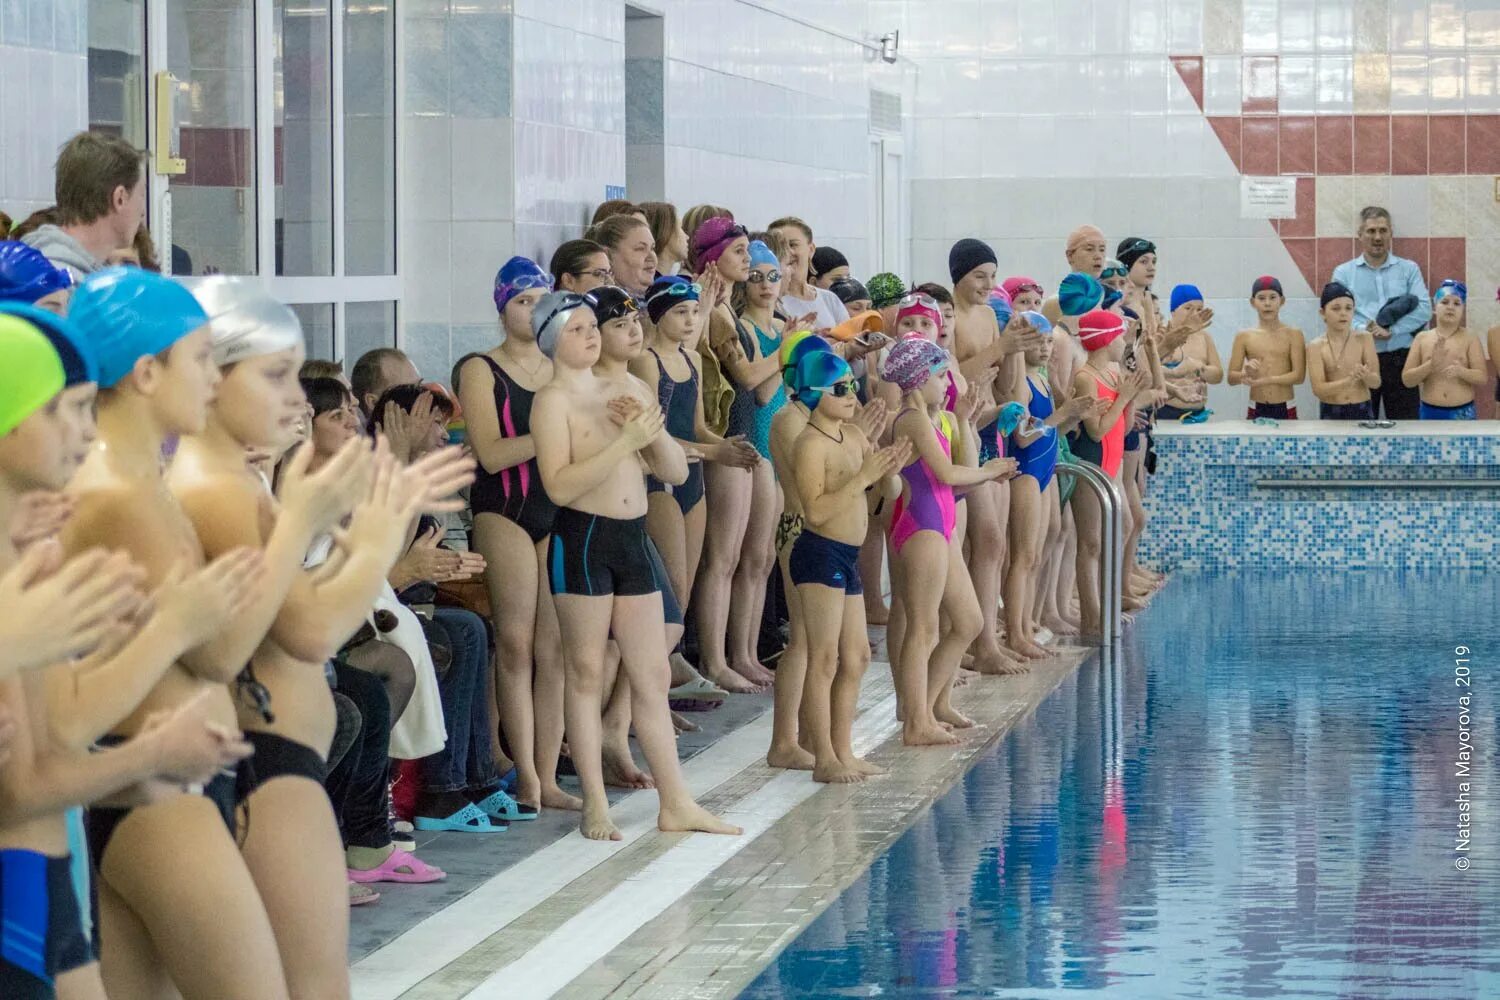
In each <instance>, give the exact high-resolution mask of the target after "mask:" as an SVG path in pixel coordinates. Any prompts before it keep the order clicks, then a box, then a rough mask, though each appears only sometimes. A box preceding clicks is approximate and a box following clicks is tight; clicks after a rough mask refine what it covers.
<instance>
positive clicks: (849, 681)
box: [787, 352, 911, 783]
mask: <svg viewBox="0 0 1500 1000" xmlns="http://www.w3.org/2000/svg"><path fill="white" fill-rule="evenodd" d="M796 380H797V382H798V384H799V385H801V386H802V388H801V390H800V391H799V392H798V397H799V399H800V400H801V401H802V404H803V405H804V406H807V407H808V409H809V411H810V413H811V417H810V418H809V420H808V425H807V429H806V430H804V431H803V432H802V434H801V436H799V437H798V438H797V443H796V446H795V448H794V449H793V457H792V463H793V479H794V481H795V484H796V489H797V499H798V501H799V502H800V504H801V506H802V515H803V519H804V526H803V529H802V534H801V535H799V536H798V538H797V541H796V542H795V543H794V544H793V546H792V551H791V555H790V557H789V558H788V561H787V569H788V573H789V575H790V576H791V579H792V583H793V584H794V586H795V587H796V589H797V597H798V599H799V600H800V601H801V602H802V620H803V621H804V622H805V623H806V625H807V646H808V669H807V683H806V685H805V687H804V689H803V693H802V700H803V710H804V717H805V722H806V730H807V732H806V733H805V734H804V735H805V737H806V738H808V739H810V741H811V743H812V752H813V757H814V763H813V780H814V781H823V782H837V783H851V782H858V781H863V780H865V778H866V777H868V776H869V775H870V774H873V773H878V772H879V769H878V768H875V767H873V765H869V764H866V763H865V762H864V761H862V760H860V759H859V758H858V757H856V756H855V755H854V747H853V728H854V710H855V705H856V703H857V701H858V700H859V683H860V678H862V677H863V676H864V672H865V668H866V667H868V666H869V663H870V641H869V639H868V638H867V636H866V634H865V603H864V597H863V594H864V587H863V585H862V583H861V581H860V577H859V566H858V558H859V546H860V543H862V542H863V541H864V540H865V532H866V530H867V529H868V527H869V520H870V518H869V508H868V506H867V504H866V497H865V494H866V493H867V491H869V490H870V489H872V488H874V487H875V486H876V485H877V484H880V483H882V482H883V481H884V480H886V479H887V478H888V477H890V476H892V475H893V474H894V473H895V472H896V470H897V469H899V468H901V466H903V465H905V464H906V461H907V459H908V458H909V457H910V455H911V445H910V444H909V443H907V442H904V441H903V442H901V443H899V444H895V445H891V446H890V447H888V448H882V449H881V450H880V451H875V450H874V449H873V448H872V447H871V446H870V441H869V439H868V438H867V437H865V434H864V432H863V431H861V430H860V429H859V428H858V427H857V426H855V425H854V424H853V423H852V421H853V419H854V415H855V410H856V408H857V407H858V405H859V404H858V400H856V399H855V396H854V388H855V383H854V373H853V372H852V371H850V369H849V366H848V364H847V363H846V362H845V361H844V360H843V359H842V358H839V357H838V356H837V355H834V354H829V353H825V352H813V353H810V354H808V355H807V356H805V357H804V358H803V359H802V360H801V361H799V362H798V373H797V375H796Z"/></svg>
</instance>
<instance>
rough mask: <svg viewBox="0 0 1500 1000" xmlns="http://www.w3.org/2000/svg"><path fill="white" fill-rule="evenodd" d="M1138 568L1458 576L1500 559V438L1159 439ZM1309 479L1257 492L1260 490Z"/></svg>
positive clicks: (1486, 566) (1498, 436)
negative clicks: (1365, 570) (1423, 483)
mask: <svg viewBox="0 0 1500 1000" xmlns="http://www.w3.org/2000/svg"><path fill="white" fill-rule="evenodd" d="M1156 450H1157V471H1156V475H1154V476H1152V477H1151V481H1150V488H1149V490H1148V492H1147V497H1146V508H1147V512H1148V517H1149V521H1148V523H1147V528H1146V533H1145V535H1144V537H1143V538H1142V539H1141V543H1140V551H1139V557H1140V558H1141V559H1142V560H1143V561H1144V562H1145V563H1146V564H1147V565H1152V566H1157V567H1160V568H1164V569H1176V568H1182V567H1200V566H1213V567H1225V566H1263V565H1279V566H1324V567H1333V568H1337V567H1346V566H1347V567H1354V566H1409V567H1418V566H1433V565H1444V566H1464V567H1472V568H1488V567H1492V566H1494V565H1495V563H1496V561H1497V560H1500V435H1493V434H1490V435H1479V434H1476V435H1474V436H1472V437H1468V436H1466V437H1442V438H1437V437H1434V438H1422V437H1407V436H1400V437H1378V436H1376V437H1370V436H1350V437H1342V436H1328V437H1277V436H1255V437H1224V436H1196V435H1193V436H1189V435H1160V436H1158V437H1157V439H1156ZM1267 478H1272V479H1308V480H1309V484H1308V486H1307V487H1306V488H1297V489H1290V490H1275V491H1271V490H1264V489H1262V490H1256V489H1254V488H1253V484H1254V482H1255V481H1256V480H1257V479H1267ZM1399 478H1425V479H1429V480H1440V479H1453V478H1465V479H1495V480H1496V481H1497V487H1496V489H1494V490H1493V491H1492V490H1488V489H1480V490H1472V489H1470V490H1464V489H1430V488H1429V489H1421V490H1416V489H1403V488H1401V487H1390V488H1377V489H1362V490H1357V491H1356V490H1344V489H1339V488H1337V487H1328V486H1324V485H1321V484H1318V483H1314V482H1312V480H1318V479H1323V480H1333V481H1337V480H1339V479H1399Z"/></svg>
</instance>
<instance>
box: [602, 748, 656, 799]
mask: <svg viewBox="0 0 1500 1000" xmlns="http://www.w3.org/2000/svg"><path fill="white" fill-rule="evenodd" d="M601 756H602V757H603V760H604V783H605V784H606V785H608V786H609V787H610V788H633V789H645V788H655V787H656V782H655V781H653V780H652V779H651V775H649V774H647V773H646V772H645V771H642V770H641V769H640V768H638V767H636V766H635V761H634V760H633V759H631V756H630V751H628V750H627V751H625V753H624V755H623V756H622V755H621V754H620V752H619V751H618V750H611V749H610V748H609V747H605V748H604V752H603V754H602V755H601Z"/></svg>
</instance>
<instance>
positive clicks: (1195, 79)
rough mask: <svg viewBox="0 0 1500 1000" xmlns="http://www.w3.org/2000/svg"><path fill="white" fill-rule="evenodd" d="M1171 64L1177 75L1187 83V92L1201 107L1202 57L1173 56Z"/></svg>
mask: <svg viewBox="0 0 1500 1000" xmlns="http://www.w3.org/2000/svg"><path fill="white" fill-rule="evenodd" d="M1172 65H1174V66H1176V67H1177V75H1178V76H1180V77H1182V82H1183V83H1185V84H1187V89H1188V93H1190V94H1192V95H1193V100H1195V101H1197V102H1198V107H1200V108H1201V107H1203V57H1202V56H1173V57H1172Z"/></svg>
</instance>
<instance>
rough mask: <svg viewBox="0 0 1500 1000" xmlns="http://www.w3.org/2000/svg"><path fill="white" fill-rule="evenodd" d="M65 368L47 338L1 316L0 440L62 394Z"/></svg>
mask: <svg viewBox="0 0 1500 1000" xmlns="http://www.w3.org/2000/svg"><path fill="white" fill-rule="evenodd" d="M63 384H64V376H63V364H62V361H61V359H59V358H58V356H57V352H56V351H54V350H53V349H52V344H51V343H50V342H49V341H48V340H47V337H46V335H45V334H43V333H42V331H40V330H38V329H37V328H36V327H34V326H32V325H31V324H30V323H28V322H26V321H25V320H23V319H21V318H20V317H18V316H0V437H3V436H4V435H6V434H9V433H10V432H11V431H13V430H15V429H16V428H17V427H19V426H21V424H22V423H23V422H24V421H25V420H26V418H27V417H29V416H31V415H32V414H33V413H35V412H36V411H37V410H40V409H41V408H42V407H44V406H46V405H47V403H48V402H49V401H50V400H51V399H52V397H53V396H56V395H57V394H58V393H59V392H61V391H62V389H63Z"/></svg>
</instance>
